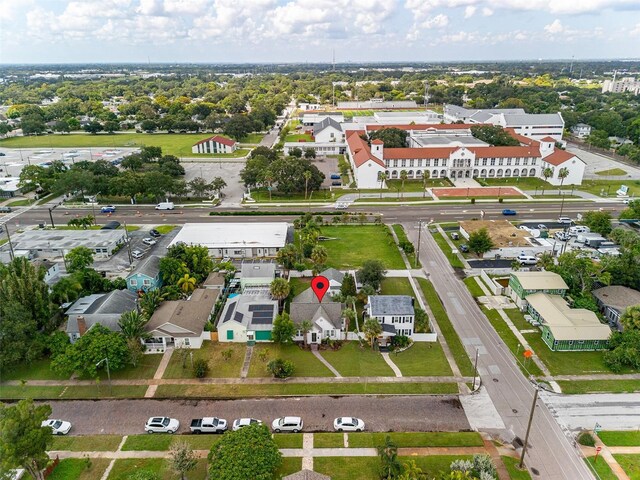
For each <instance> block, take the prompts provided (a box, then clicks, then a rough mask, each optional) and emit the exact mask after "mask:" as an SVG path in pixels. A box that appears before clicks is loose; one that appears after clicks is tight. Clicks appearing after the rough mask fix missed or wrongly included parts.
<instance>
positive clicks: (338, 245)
mask: <svg viewBox="0 0 640 480" xmlns="http://www.w3.org/2000/svg"><path fill="white" fill-rule="evenodd" d="M321 230H322V235H324V236H326V237H331V238H335V240H326V241H323V242H320V245H322V246H323V247H325V248H326V249H327V253H328V260H327V267H334V268H338V269H348V268H359V267H360V266H361V265H362V264H363V263H364V261H366V260H369V259H373V258H375V259H378V260H381V261H382V263H383V264H384V266H385V268H387V269H392V270H403V269H405V268H406V267H405V265H404V262H403V261H402V257H401V256H400V252H399V251H398V248H397V246H396V244H395V242H394V240H393V237H392V236H391V232H389V230H388V229H387V227H386V226H385V225H359V226H327V227H322V229H321Z"/></svg>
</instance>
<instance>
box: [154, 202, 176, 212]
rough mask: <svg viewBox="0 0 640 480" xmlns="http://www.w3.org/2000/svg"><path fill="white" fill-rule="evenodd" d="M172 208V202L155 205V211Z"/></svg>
mask: <svg viewBox="0 0 640 480" xmlns="http://www.w3.org/2000/svg"><path fill="white" fill-rule="evenodd" d="M174 208H175V205H174V204H173V202H160V203H159V204H157V205H156V210H173V209H174Z"/></svg>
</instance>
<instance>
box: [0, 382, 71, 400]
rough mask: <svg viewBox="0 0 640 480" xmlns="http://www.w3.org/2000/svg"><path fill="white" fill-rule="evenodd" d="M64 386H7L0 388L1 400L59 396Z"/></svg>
mask: <svg viewBox="0 0 640 480" xmlns="http://www.w3.org/2000/svg"><path fill="white" fill-rule="evenodd" d="M63 390H64V387H61V386H60V387H29V386H24V387H22V386H6V385H3V386H2V388H0V400H20V399H22V398H32V399H34V400H36V399H41V398H58V397H59V396H60V395H61V394H62V391H63Z"/></svg>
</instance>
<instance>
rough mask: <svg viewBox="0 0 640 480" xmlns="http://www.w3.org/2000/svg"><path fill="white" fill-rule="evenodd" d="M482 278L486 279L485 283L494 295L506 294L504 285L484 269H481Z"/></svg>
mask: <svg viewBox="0 0 640 480" xmlns="http://www.w3.org/2000/svg"><path fill="white" fill-rule="evenodd" d="M480 278H481V279H482V280H483V281H484V283H485V285H486V286H487V288H488V289H489V290H490V291H491V293H492V294H494V295H503V294H504V287H503V286H502V285H500V284H499V283H497V282H495V281H494V280H493V278H491V277H490V276H489V275H487V272H485V271H484V270H482V271H480Z"/></svg>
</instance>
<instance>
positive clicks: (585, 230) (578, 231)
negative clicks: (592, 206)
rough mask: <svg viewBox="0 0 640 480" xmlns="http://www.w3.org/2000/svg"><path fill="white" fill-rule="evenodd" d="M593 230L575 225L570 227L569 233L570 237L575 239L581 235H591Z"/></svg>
mask: <svg viewBox="0 0 640 480" xmlns="http://www.w3.org/2000/svg"><path fill="white" fill-rule="evenodd" d="M590 232H591V229H590V228H589V227H587V226H585V225H574V226H573V227H569V230H568V232H567V233H569V236H570V237H575V236H576V235H579V234H581V233H590Z"/></svg>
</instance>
